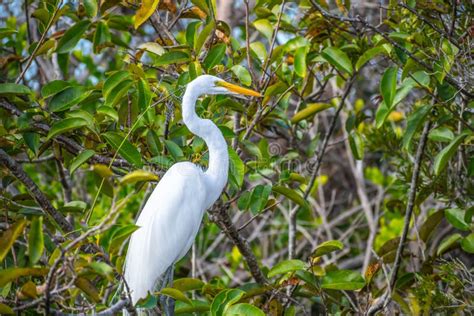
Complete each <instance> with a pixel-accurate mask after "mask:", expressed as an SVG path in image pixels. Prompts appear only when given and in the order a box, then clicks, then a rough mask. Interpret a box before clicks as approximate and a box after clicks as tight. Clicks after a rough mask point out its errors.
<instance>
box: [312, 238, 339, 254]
mask: <svg viewBox="0 0 474 316" xmlns="http://www.w3.org/2000/svg"><path fill="white" fill-rule="evenodd" d="M343 248H344V244H343V243H342V242H340V241H339V240H328V241H325V242H323V243H321V244H319V245H318V246H317V247H316V249H314V251H313V254H312V256H313V257H321V256H324V255H326V254H328V253H331V252H334V251H338V250H342V249H343Z"/></svg>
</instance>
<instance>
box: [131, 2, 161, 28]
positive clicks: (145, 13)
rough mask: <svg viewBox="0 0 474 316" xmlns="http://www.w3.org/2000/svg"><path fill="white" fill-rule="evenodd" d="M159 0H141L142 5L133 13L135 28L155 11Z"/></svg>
mask: <svg viewBox="0 0 474 316" xmlns="http://www.w3.org/2000/svg"><path fill="white" fill-rule="evenodd" d="M159 3H160V0H143V1H142V5H141V6H140V8H139V9H138V10H137V12H136V13H135V23H134V24H133V25H134V26H135V29H138V28H139V27H140V25H142V24H143V23H145V22H146V20H148V18H149V17H150V16H151V15H152V14H153V13H154V12H155V10H156V8H157V7H158V4H159Z"/></svg>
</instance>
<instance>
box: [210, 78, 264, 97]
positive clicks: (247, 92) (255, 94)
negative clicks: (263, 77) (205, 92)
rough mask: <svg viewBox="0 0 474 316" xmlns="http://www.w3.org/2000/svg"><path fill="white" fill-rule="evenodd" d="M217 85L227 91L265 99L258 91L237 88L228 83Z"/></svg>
mask: <svg viewBox="0 0 474 316" xmlns="http://www.w3.org/2000/svg"><path fill="white" fill-rule="evenodd" d="M216 85H217V86H221V87H224V88H226V89H227V90H229V91H232V92H234V93H238V94H243V95H250V96H253V97H263V95H261V94H260V93H258V92H256V91H253V90H250V89H247V88H244V87H241V86H237V85H235V84H232V83H228V82H226V81H217V82H216Z"/></svg>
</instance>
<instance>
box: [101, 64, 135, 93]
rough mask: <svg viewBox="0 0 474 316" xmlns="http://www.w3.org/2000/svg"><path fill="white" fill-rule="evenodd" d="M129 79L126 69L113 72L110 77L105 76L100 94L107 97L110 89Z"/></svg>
mask: <svg viewBox="0 0 474 316" xmlns="http://www.w3.org/2000/svg"><path fill="white" fill-rule="evenodd" d="M129 79H130V73H129V72H128V71H124V70H121V71H117V72H114V73H113V74H112V75H111V76H110V77H108V78H107V80H105V82H104V86H103V87H102V94H103V95H104V97H105V98H107V97H108V96H109V95H110V93H111V92H112V90H114V88H115V87H117V86H118V85H119V84H120V83H122V82H123V81H128V80H129Z"/></svg>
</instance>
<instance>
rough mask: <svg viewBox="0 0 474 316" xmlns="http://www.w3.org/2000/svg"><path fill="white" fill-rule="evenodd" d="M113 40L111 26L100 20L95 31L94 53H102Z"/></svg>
mask: <svg viewBox="0 0 474 316" xmlns="http://www.w3.org/2000/svg"><path fill="white" fill-rule="evenodd" d="M111 40H112V39H111V35H110V31H109V27H108V26H107V24H105V23H104V22H102V21H99V23H97V27H96V29H95V33H94V53H96V54H98V53H100V52H101V50H102V49H103V48H105V47H106V46H107V43H110V42H111Z"/></svg>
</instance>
